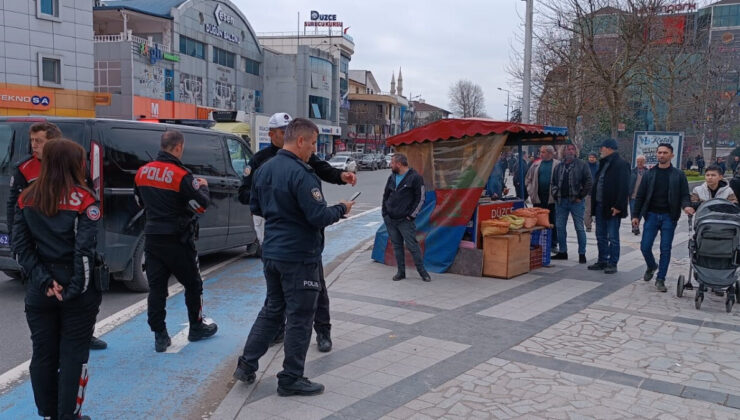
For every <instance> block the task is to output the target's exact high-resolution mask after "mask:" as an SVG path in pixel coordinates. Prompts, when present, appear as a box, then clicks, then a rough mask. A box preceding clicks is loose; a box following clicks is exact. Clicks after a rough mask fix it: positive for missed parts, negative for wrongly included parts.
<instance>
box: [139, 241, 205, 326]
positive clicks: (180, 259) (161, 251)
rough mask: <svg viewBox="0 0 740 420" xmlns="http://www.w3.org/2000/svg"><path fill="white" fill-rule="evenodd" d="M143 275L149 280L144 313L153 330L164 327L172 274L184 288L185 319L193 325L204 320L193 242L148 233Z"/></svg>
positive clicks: (200, 284) (198, 268)
mask: <svg viewBox="0 0 740 420" xmlns="http://www.w3.org/2000/svg"><path fill="white" fill-rule="evenodd" d="M144 253H145V256H146V276H147V280H148V281H149V296H148V298H147V316H148V321H149V327H150V328H151V329H152V331H154V332H159V331H164V330H165V329H166V328H167V324H166V323H165V318H166V316H167V310H166V309H165V308H166V305H167V281H168V280H169V278H170V275H174V276H175V278H176V279H177V281H179V282H180V284H182V285H183V286H184V287H185V305H186V306H187V308H188V321H190V325H195V324H198V323H200V322H201V321H202V320H203V280H202V279H201V277H200V265H199V262H198V252H197V251H196V250H195V244H194V243H193V242H192V241H190V242H188V243H182V242H180V240H179V238H178V237H177V236H176V235H147V236H146V243H145V245H144Z"/></svg>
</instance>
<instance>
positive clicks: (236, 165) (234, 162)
mask: <svg viewBox="0 0 740 420" xmlns="http://www.w3.org/2000/svg"><path fill="white" fill-rule="evenodd" d="M226 145H227V146H228V148H229V159H230V161H231V168H232V169H233V170H234V172H235V173H236V174H237V175H238V176H243V175H244V169H245V168H246V167H247V163H249V160H250V159H251V158H252V153H250V151H249V149H247V148H246V147H245V146H244V144H242V142H240V141H239V140H237V139H235V138H227V139H226Z"/></svg>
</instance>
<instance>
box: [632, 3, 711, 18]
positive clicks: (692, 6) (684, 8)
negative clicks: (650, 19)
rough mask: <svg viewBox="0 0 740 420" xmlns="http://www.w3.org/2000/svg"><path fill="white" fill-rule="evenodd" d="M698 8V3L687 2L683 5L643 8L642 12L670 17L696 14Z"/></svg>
mask: <svg viewBox="0 0 740 420" xmlns="http://www.w3.org/2000/svg"><path fill="white" fill-rule="evenodd" d="M696 8H697V5H696V2H693V1H687V2H683V3H674V4H665V5H662V6H652V7H643V8H642V9H641V10H640V11H641V12H642V13H647V12H648V11H650V12H652V13H656V14H660V15H668V14H672V13H688V12H695V11H696Z"/></svg>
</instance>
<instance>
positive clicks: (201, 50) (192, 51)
mask: <svg viewBox="0 0 740 420" xmlns="http://www.w3.org/2000/svg"><path fill="white" fill-rule="evenodd" d="M180 52H181V53H182V54H187V55H190V56H193V57H195V58H200V59H203V60H205V58H206V44H204V43H202V42H200V41H196V40H194V39H192V38H188V37H186V36H182V35H180Z"/></svg>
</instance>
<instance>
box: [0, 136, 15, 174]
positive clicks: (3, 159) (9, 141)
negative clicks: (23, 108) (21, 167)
mask: <svg viewBox="0 0 740 420" xmlns="http://www.w3.org/2000/svg"><path fill="white" fill-rule="evenodd" d="M13 135H14V132H13V128H11V127H10V126H9V125H0V172H2V173H8V168H9V167H10V163H11V162H12V161H13V160H12V159H13Z"/></svg>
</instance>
